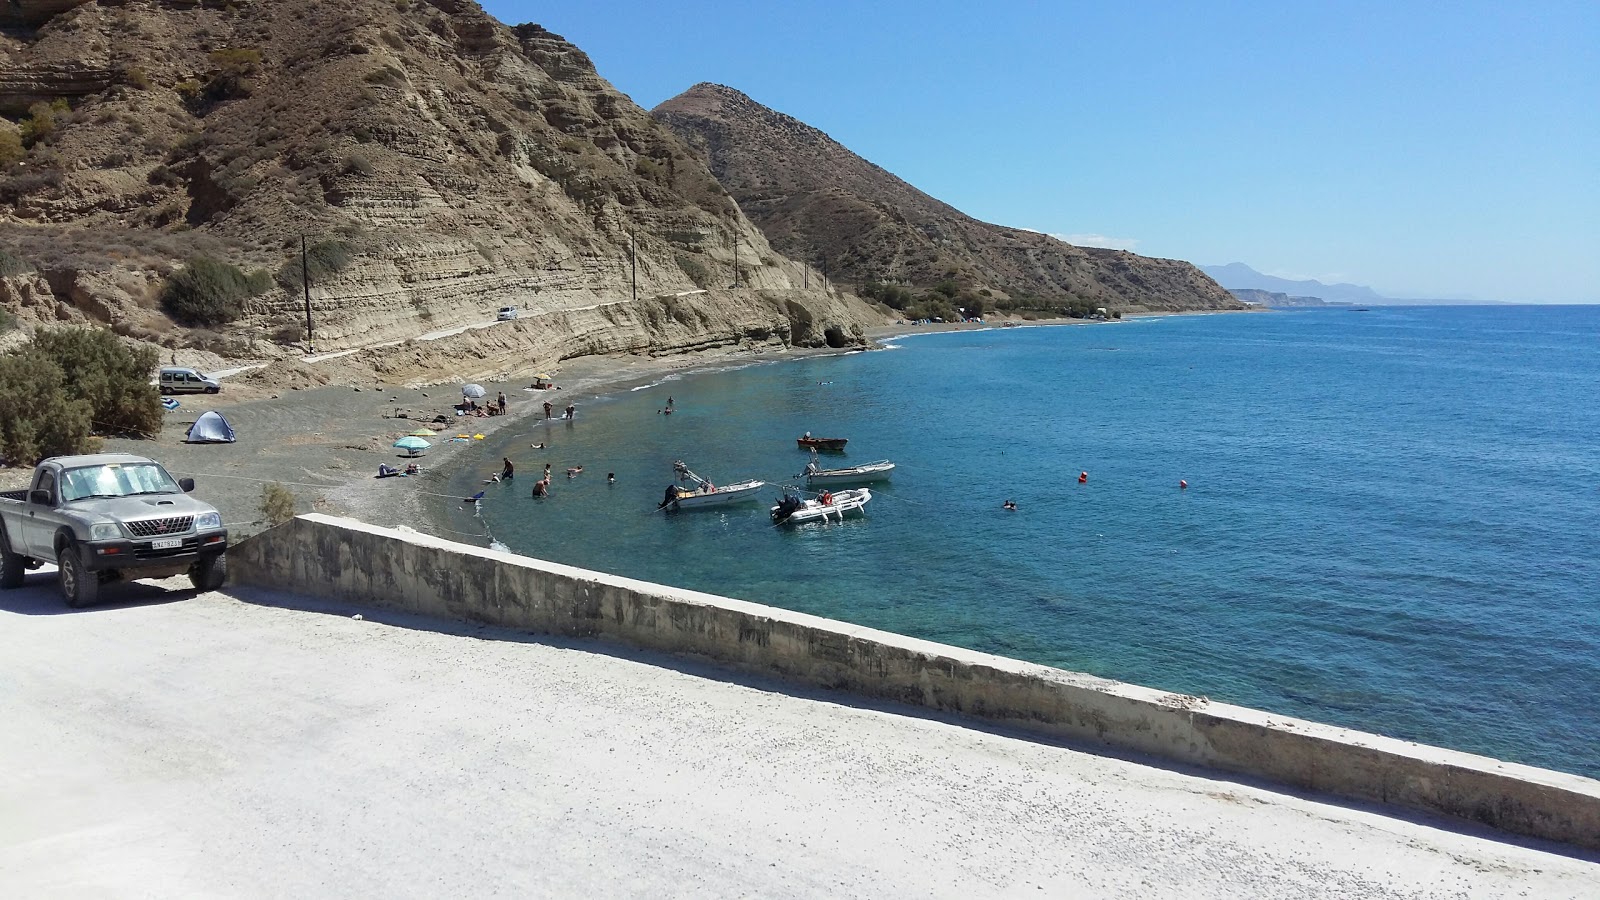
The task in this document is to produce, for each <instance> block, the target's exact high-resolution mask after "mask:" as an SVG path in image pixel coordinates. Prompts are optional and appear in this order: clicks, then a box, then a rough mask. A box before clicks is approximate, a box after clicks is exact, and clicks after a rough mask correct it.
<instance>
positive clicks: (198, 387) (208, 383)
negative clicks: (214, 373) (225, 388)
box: [156, 366, 222, 394]
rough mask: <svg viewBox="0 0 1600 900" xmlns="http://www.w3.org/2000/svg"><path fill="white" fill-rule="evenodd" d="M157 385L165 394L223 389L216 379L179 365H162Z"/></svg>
mask: <svg viewBox="0 0 1600 900" xmlns="http://www.w3.org/2000/svg"><path fill="white" fill-rule="evenodd" d="M156 386H157V387H159V388H160V389H161V393H163V394H215V393H217V392H218V391H221V390H222V385H221V384H220V383H218V382H217V381H216V380H215V379H212V378H207V377H206V376H204V375H201V374H200V373H199V372H196V371H195V370H193V369H185V368H181V367H179V366H164V367H162V369H161V374H160V376H159V377H157V379H156Z"/></svg>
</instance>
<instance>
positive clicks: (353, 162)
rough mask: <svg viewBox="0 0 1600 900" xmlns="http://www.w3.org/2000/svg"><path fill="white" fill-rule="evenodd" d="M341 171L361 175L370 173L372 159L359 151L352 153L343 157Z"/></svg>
mask: <svg viewBox="0 0 1600 900" xmlns="http://www.w3.org/2000/svg"><path fill="white" fill-rule="evenodd" d="M343 171H344V174H346V175H361V176H363V177H365V176H367V175H371V174H372V160H370V159H367V158H366V157H365V156H362V155H361V154H359V153H352V154H350V155H349V156H346V157H345V158H344V168H343Z"/></svg>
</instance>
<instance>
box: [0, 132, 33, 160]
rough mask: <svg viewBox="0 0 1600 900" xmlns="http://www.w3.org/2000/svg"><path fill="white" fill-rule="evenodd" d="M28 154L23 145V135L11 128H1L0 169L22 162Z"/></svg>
mask: <svg viewBox="0 0 1600 900" xmlns="http://www.w3.org/2000/svg"><path fill="white" fill-rule="evenodd" d="M27 155H28V151H27V149H26V148H24V147H23V146H22V136H21V135H19V134H17V133H16V132H15V131H12V130H11V129H9V128H6V129H0V169H4V168H8V167H10V166H11V165H13V164H15V163H18V162H21V161H22V158H23V157H25V156H27Z"/></svg>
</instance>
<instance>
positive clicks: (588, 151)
mask: <svg viewBox="0 0 1600 900" xmlns="http://www.w3.org/2000/svg"><path fill="white" fill-rule="evenodd" d="M0 11H3V12H0V16H3V22H0V24H3V25H5V26H7V27H6V30H5V31H4V32H3V36H0V114H3V115H4V116H5V117H6V118H5V119H4V120H0V129H3V130H6V131H8V132H9V133H10V134H12V135H15V136H19V137H20V138H21V141H20V143H21V145H22V146H23V147H24V148H25V149H24V150H23V151H22V153H23V155H22V156H21V158H20V159H9V160H8V159H4V158H0V163H5V167H4V169H3V170H0V249H3V250H4V253H5V254H6V256H5V257H4V258H0V276H5V275H6V274H7V273H8V272H9V273H10V275H9V277H0V304H3V305H4V306H5V307H6V308H8V309H10V310H11V311H12V312H13V313H17V314H19V315H20V316H21V317H22V318H23V319H24V320H25V321H26V320H30V319H31V320H36V321H88V322H101V323H106V324H109V325H111V326H112V327H114V328H116V329H117V330H118V331H119V332H121V333H124V334H127V335H130V336H133V337H137V338H140V339H145V340H152V341H158V342H162V343H166V344H169V345H174V344H183V343H186V342H187V343H195V342H204V343H208V344H210V345H213V346H215V347H217V348H221V349H224V350H228V351H231V352H234V353H236V354H252V355H255V354H261V353H270V352H272V349H271V348H272V346H273V344H274V342H275V341H276V342H277V343H278V344H283V343H289V342H294V341H296V340H299V339H300V337H301V335H300V327H301V323H302V322H303V321H304V317H305V313H304V300H303V298H302V292H301V280H300V274H299V272H300V248H301V239H302V236H304V237H305V238H306V241H307V243H308V244H309V245H310V246H311V247H312V248H313V249H314V250H315V251H316V253H315V254H313V259H314V261H315V262H317V266H316V268H315V269H314V272H313V278H312V283H313V284H312V292H311V300H312V304H311V305H312V307H313V309H312V316H313V322H314V328H315V337H316V345H317V349H318V350H326V349H332V348H337V347H341V346H355V345H361V344H370V343H374V342H377V341H383V340H386V339H400V338H404V337H408V336H413V335H416V334H419V333H421V332H426V331H429V330H437V329H445V328H448V327H450V326H453V325H460V324H466V323H469V322H476V321H481V320H483V319H485V318H487V317H492V315H493V311H494V310H495V308H497V307H499V306H502V305H517V306H520V307H522V308H523V311H524V312H523V315H524V316H525V317H531V318H532V319H533V320H534V321H535V322H538V321H541V320H544V321H547V322H548V323H549V324H548V327H549V328H551V329H554V330H556V331H558V332H559V331H560V329H561V328H562V327H563V326H561V325H560V324H559V323H563V322H573V321H577V320H580V319H581V320H583V321H584V322H588V321H589V320H590V319H592V318H593V317H588V318H585V317H584V316H578V315H576V312H575V311H582V310H585V309H591V308H598V306H599V305H602V304H615V303H617V302H619V301H626V302H628V303H633V302H634V301H633V300H632V298H633V296H634V281H635V271H636V273H637V274H636V277H637V294H638V296H639V297H640V298H641V299H640V301H639V303H638V308H637V309H636V310H633V311H631V312H625V311H622V310H619V309H610V307H607V308H608V309H610V311H608V312H607V313H606V314H605V317H604V320H605V321H608V322H610V323H611V325H612V326H613V327H615V328H618V329H624V330H626V331H627V332H628V333H627V334H621V335H616V336H613V338H612V339H609V340H608V341H598V342H597V341H595V340H593V339H591V338H585V337H582V336H581V335H578V334H577V333H576V332H574V333H573V338H574V346H578V345H583V346H590V345H598V344H605V345H607V346H612V345H614V346H618V347H624V348H658V349H659V348H670V347H673V346H682V347H692V346H698V345H700V344H702V343H704V342H706V341H711V342H727V341H733V340H752V341H758V342H783V341H788V340H794V341H797V342H802V343H812V344H820V343H823V342H825V341H827V340H830V339H836V340H845V341H852V340H855V339H856V337H855V336H856V335H858V334H859V332H860V328H861V326H863V325H866V324H872V323H875V322H877V321H879V316H878V315H877V314H876V313H874V312H873V311H872V310H871V309H870V308H869V307H867V306H866V305H865V304H864V303H862V302H860V301H859V300H856V299H855V298H853V297H848V296H835V295H830V294H828V293H826V292H823V291H819V290H815V289H812V290H809V291H808V290H803V289H802V288H801V285H802V283H803V282H804V281H805V279H804V277H803V275H802V272H801V269H800V267H799V266H798V265H797V264H795V263H793V262H791V261H790V260H788V259H786V258H784V257H783V256H782V255H781V254H779V253H778V252H776V251H774V250H773V249H772V247H771V246H769V244H768V242H767V240H766V238H765V237H764V236H763V234H762V232H761V231H760V230H759V229H757V228H755V227H754V226H752V225H751V223H750V222H749V221H748V220H747V219H746V218H745V217H744V215H743V214H742V213H741V211H740V210H739V208H738V206H737V205H736V204H735V203H734V202H733V201H732V199H731V198H730V197H729V195H728V193H727V191H725V190H724V189H723V188H722V187H721V185H719V184H718V183H717V181H716V180H715V178H714V177H713V176H712V175H711V173H710V172H709V171H708V169H707V167H706V165H705V164H704V162H703V161H702V160H701V159H700V158H699V157H698V156H697V155H696V154H695V153H694V152H693V151H692V150H691V149H690V148H688V147H687V146H686V145H685V144H684V143H683V142H682V141H681V140H680V139H679V138H678V137H677V136H675V135H674V134H673V133H672V132H671V131H670V130H668V129H666V128H664V127H663V126H661V125H660V124H658V123H657V122H656V121H654V120H653V119H652V118H651V117H650V116H649V114H648V113H646V112H645V111H644V110H642V109H640V108H639V107H638V106H637V105H635V104H634V103H633V102H632V101H630V100H629V99H628V98H627V97H626V96H624V95H622V94H620V93H618V92H617V91H616V90H615V89H614V88H613V87H612V86H611V85H610V84H609V83H607V82H606V81H605V79H603V78H601V77H600V75H599V74H598V73H597V72H596V71H595V69H594V66H593V65H592V63H591V62H590V60H589V58H588V57H587V56H586V55H585V54H584V53H583V52H582V51H581V50H579V49H578V48H577V47H575V46H573V45H572V44H570V43H569V42H567V41H566V40H564V39H562V38H561V37H560V36H558V35H555V34H552V33H550V32H548V31H546V30H544V29H542V28H540V27H539V26H537V25H520V26H516V27H507V26H505V25H503V24H501V23H499V22H497V21H496V20H494V19H492V18H491V17H489V16H488V15H486V14H485V13H484V12H483V11H482V10H481V9H480V8H479V7H478V5H477V4H476V3H472V2H468V0H430V2H421V0H343V2H340V3H325V2H316V0H273V2H262V0H257V2H248V0H231V2H227V3H222V2H209V0H207V2H201V0H188V2H185V0H143V2H132V0H128V2H115V0H101V2H66V0H58V2H46V0H33V2H25V0H9V2H3V0H0ZM5 139H6V135H3V134H0V157H3V154H4V153H5V152H6V151H5V150H4V147H5V146H6V140H5ZM18 143H19V142H18V141H15V140H13V141H12V146H14V147H15V146H17V144H18ZM194 257H207V258H213V259H217V260H220V261H223V262H227V263H229V264H232V265H236V266H239V267H240V268H241V269H244V270H246V271H250V270H259V271H260V272H262V273H263V274H262V275H261V276H259V277H258V279H257V280H256V281H255V282H253V283H255V284H256V285H257V289H256V291H255V296H254V297H253V298H252V299H251V300H250V301H249V302H248V304H247V306H246V308H245V315H244V317H243V318H242V319H240V320H238V321H237V322H235V323H233V324H231V325H229V326H227V327H224V328H222V329H221V330H220V333H216V334H214V333H209V332H200V333H197V332H194V331H191V330H187V329H183V328H179V327H177V326H176V325H175V324H174V322H173V321H172V320H171V319H169V318H168V317H167V316H166V315H165V314H164V313H163V311H162V310H161V308H160V305H159V303H158V302H157V297H158V294H159V291H160V288H161V285H162V283H163V281H164V279H165V278H166V277H167V276H169V275H170V274H172V273H173V272H174V271H177V270H179V269H181V268H182V266H183V265H184V263H185V261H186V260H189V259H191V258H194ZM635 259H636V261H637V262H636V266H635V263H634V260H635ZM268 276H271V277H270V278H269V277H268ZM813 287H814V286H813ZM691 291H694V292H700V291H703V292H705V293H695V294H693V295H688V292H691ZM686 298H687V299H686ZM691 301H692V302H691ZM675 315H676V316H677V318H674V316H675ZM532 327H533V326H532V325H529V326H527V327H525V328H522V329H520V332H526V331H528V330H529V328H532ZM588 327H589V326H588V325H587V324H586V325H584V326H583V328H585V329H587V328H588ZM584 333H585V334H587V333H588V332H584ZM841 336H842V337H841ZM542 340H543V339H541V341H542ZM557 343H559V342H557ZM523 349H526V348H523ZM506 352H508V353H512V352H518V351H516V350H514V349H508V350H507V351H506ZM551 352H552V353H555V354H557V355H562V354H565V355H570V354H569V353H566V351H564V350H561V349H560V348H559V347H555V348H554V349H552V350H551Z"/></svg>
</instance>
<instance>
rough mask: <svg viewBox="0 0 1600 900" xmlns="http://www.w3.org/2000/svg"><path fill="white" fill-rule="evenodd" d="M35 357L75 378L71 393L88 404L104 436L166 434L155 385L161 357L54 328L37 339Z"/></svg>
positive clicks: (105, 334) (101, 333)
mask: <svg viewBox="0 0 1600 900" xmlns="http://www.w3.org/2000/svg"><path fill="white" fill-rule="evenodd" d="M32 347H33V349H34V351H35V352H37V353H39V354H42V355H43V356H44V357H45V358H47V359H49V360H50V361H51V362H52V363H54V364H55V365H56V366H57V367H58V368H60V369H61V370H62V371H63V372H70V373H72V380H71V381H70V382H69V383H68V384H67V386H66V388H65V389H66V391H67V393H68V394H69V395H71V396H72V397H73V398H75V399H81V400H84V401H86V402H87V403H88V404H89V411H90V413H91V414H92V415H93V417H94V428H95V430H96V431H99V432H100V433H102V434H137V435H141V436H145V437H153V436H154V435H156V434H157V433H158V432H160V431H161V394H160V392H159V391H158V390H157V389H156V386H155V385H153V384H151V383H150V376H151V375H152V374H153V373H154V372H155V370H156V368H157V367H158V366H160V364H161V360H160V357H159V356H157V355H156V351H155V350H154V349H152V348H150V347H136V346H133V345H131V344H128V343H125V342H123V341H122V340H120V339H119V338H118V337H117V336H116V335H115V334H112V333H111V332H109V331H105V330H103V329H99V328H53V329H46V330H43V331H40V332H39V333H38V334H36V335H34V336H33V344H32Z"/></svg>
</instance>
